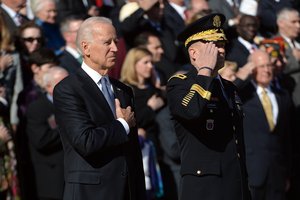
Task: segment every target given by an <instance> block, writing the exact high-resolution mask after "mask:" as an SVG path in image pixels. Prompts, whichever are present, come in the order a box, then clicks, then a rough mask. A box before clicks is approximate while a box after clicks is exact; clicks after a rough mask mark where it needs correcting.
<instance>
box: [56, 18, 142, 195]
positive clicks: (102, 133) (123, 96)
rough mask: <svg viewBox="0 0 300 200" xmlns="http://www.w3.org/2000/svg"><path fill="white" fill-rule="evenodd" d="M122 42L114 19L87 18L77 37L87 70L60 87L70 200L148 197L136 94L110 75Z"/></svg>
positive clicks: (58, 101)
mask: <svg viewBox="0 0 300 200" xmlns="http://www.w3.org/2000/svg"><path fill="white" fill-rule="evenodd" d="M116 42H117V36H116V31H115V28H114V27H113V25H112V23H111V21H110V20H109V19H107V18H104V17H91V18H88V19H87V20H85V21H84V22H83V23H82V24H81V26H80V28H79V30H78V33H77V44H78V48H79V49H80V51H81V53H82V55H83V64H82V68H81V69H79V70H78V71H77V73H76V74H72V75H70V76H68V77H67V78H66V79H64V80H63V81H61V82H60V83H59V84H58V85H57V86H56V87H55V89H54V105H55V110H56V111H55V114H56V115H55V117H56V121H57V123H58V126H59V129H60V134H61V139H62V143H63V148H64V156H65V162H64V164H65V189H64V199H65V200H69V199H78V200H86V199H89V200H97V199H111V200H123V199H130V200H140V199H145V183H144V172H143V166H142V157H141V151H140V147H139V143H138V137H137V130H136V126H135V118H134V112H133V111H132V110H133V107H132V106H133V101H134V100H133V93H132V90H131V89H130V88H129V87H128V86H126V85H125V84H123V83H121V82H119V81H118V80H115V79H112V78H109V77H108V76H107V73H108V71H109V69H111V68H112V67H113V66H114V64H115V61H116V53H117V50H118V49H117V46H116Z"/></svg>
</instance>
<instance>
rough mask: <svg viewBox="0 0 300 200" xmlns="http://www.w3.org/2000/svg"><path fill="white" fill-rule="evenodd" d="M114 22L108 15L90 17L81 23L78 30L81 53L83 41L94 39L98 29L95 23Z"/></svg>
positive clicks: (78, 44)
mask: <svg viewBox="0 0 300 200" xmlns="http://www.w3.org/2000/svg"><path fill="white" fill-rule="evenodd" d="M97 23H100V24H112V21H111V20H110V19H108V18H106V17H90V18H87V19H86V20H85V21H84V22H83V23H82V24H81V25H80V28H79V30H78V32H77V37H76V45H77V48H78V50H79V51H80V53H81V54H82V49H81V42H82V41H92V40H93V34H94V32H95V30H96V27H97V26H95V24H97Z"/></svg>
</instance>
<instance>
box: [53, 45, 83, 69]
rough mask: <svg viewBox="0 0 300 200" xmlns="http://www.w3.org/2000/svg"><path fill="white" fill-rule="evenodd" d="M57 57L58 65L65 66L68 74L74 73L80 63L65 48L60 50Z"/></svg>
mask: <svg viewBox="0 0 300 200" xmlns="http://www.w3.org/2000/svg"><path fill="white" fill-rule="evenodd" d="M58 59H59V65H60V66H62V67H63V68H65V69H66V70H67V71H68V72H69V73H70V74H73V73H75V72H76V70H78V69H79V68H80V66H81V63H79V62H78V61H77V59H76V58H75V57H74V56H73V55H72V54H70V53H69V52H68V51H66V50H64V51H63V52H62V54H61V55H60V56H59V58H58Z"/></svg>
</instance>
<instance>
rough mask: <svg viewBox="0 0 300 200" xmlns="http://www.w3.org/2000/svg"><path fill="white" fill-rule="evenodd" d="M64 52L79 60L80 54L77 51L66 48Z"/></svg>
mask: <svg viewBox="0 0 300 200" xmlns="http://www.w3.org/2000/svg"><path fill="white" fill-rule="evenodd" d="M65 49H66V51H67V52H69V53H70V54H71V55H72V56H73V57H74V58H76V59H77V58H79V57H80V53H79V52H78V51H77V49H73V48H72V47H70V46H66V48H65Z"/></svg>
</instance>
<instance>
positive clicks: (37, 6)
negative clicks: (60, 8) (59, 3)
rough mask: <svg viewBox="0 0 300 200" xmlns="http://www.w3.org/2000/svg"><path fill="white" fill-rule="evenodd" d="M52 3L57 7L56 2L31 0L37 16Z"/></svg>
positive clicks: (33, 10) (52, 0) (32, 8)
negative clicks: (47, 4) (46, 5)
mask: <svg viewBox="0 0 300 200" xmlns="http://www.w3.org/2000/svg"><path fill="white" fill-rule="evenodd" d="M48 2H51V3H54V4H55V5H56V1H55V0H31V10H32V12H33V14H34V15H35V16H36V15H37V13H38V12H39V11H40V10H41V9H42V8H43V7H44V6H45V4H46V3H48Z"/></svg>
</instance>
